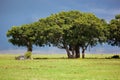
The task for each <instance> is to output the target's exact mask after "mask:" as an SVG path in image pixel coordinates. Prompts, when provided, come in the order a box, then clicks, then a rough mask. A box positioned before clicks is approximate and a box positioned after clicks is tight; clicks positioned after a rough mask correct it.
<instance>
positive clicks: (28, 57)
mask: <svg viewBox="0 0 120 80" xmlns="http://www.w3.org/2000/svg"><path fill="white" fill-rule="evenodd" d="M31 56H32V52H30V51H27V52H26V53H25V58H26V59H31Z"/></svg>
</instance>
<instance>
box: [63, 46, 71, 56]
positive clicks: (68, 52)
mask: <svg viewBox="0 0 120 80" xmlns="http://www.w3.org/2000/svg"><path fill="white" fill-rule="evenodd" d="M64 47H65V50H66V52H67V56H68V58H73V56H72V55H71V54H70V51H69V48H68V46H67V45H66V44H64Z"/></svg>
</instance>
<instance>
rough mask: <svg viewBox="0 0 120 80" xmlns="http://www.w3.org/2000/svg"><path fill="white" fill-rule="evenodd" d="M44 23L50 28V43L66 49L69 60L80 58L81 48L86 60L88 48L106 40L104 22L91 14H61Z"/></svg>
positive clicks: (48, 18) (49, 18) (70, 12)
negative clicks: (85, 54)
mask: <svg viewBox="0 0 120 80" xmlns="http://www.w3.org/2000/svg"><path fill="white" fill-rule="evenodd" d="M44 23H45V26H47V27H49V28H48V30H49V31H48V35H49V34H51V37H49V38H50V39H48V40H49V41H50V43H51V44H53V45H55V46H57V47H58V48H63V49H65V50H66V52H67V55H68V58H79V57H80V51H79V50H80V48H82V57H83V58H84V52H85V50H86V49H87V47H88V46H95V45H96V44H97V43H98V42H100V43H102V42H103V41H105V39H106V37H105V35H104V32H105V31H106V30H105V22H104V20H101V19H99V18H97V17H96V16H95V15H93V14H91V13H82V12H79V11H68V12H60V13H57V14H52V15H51V16H49V17H47V18H45V19H44ZM51 31H52V32H51ZM56 33H58V34H57V36H55V35H56ZM58 35H59V36H58Z"/></svg>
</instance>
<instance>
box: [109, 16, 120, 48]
mask: <svg viewBox="0 0 120 80" xmlns="http://www.w3.org/2000/svg"><path fill="white" fill-rule="evenodd" d="M108 28H109V36H108V44H110V45H112V46H119V47H120V14H118V15H116V16H115V19H112V20H111V21H110V23H109V25H108Z"/></svg>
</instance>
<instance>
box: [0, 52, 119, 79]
mask: <svg viewBox="0 0 120 80" xmlns="http://www.w3.org/2000/svg"><path fill="white" fill-rule="evenodd" d="M15 56H18V55H16V54H0V80H120V59H105V57H109V56H112V54H109V55H108V54H87V55H86V58H87V59H66V55H64V54H54V55H53V54H52V55H50V54H46V55H40V54H39V55H38V54H34V55H33V58H39V59H38V60H15V59H14V57H15Z"/></svg>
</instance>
